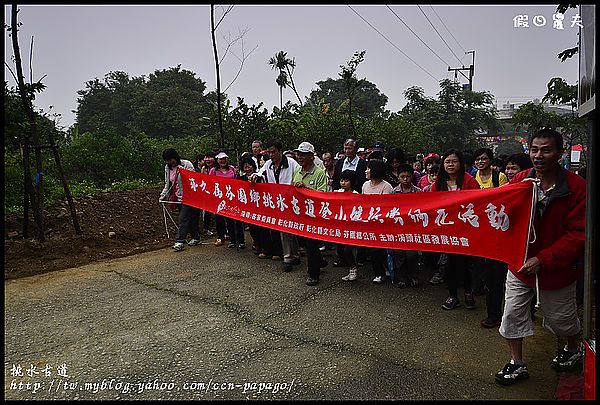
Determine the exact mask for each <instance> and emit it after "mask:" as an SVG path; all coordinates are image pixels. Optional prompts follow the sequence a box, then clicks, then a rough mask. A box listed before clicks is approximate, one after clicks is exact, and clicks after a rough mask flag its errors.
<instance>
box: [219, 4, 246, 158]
mask: <svg viewBox="0 0 600 405" xmlns="http://www.w3.org/2000/svg"><path fill="white" fill-rule="evenodd" d="M231 10H233V5H231V6H228V7H227V9H226V10H225V11H224V12H223V15H222V16H221V18H220V19H219V21H218V22H217V23H216V24H215V5H214V4H211V5H210V33H211V39H212V44H213V53H214V57H215V71H216V76H217V102H216V103H217V117H218V118H217V120H218V124H219V147H220V148H221V149H223V148H225V134H224V133H223V115H222V110H223V106H222V105H221V97H222V95H224V94H223V93H224V92H223V93H222V92H221V71H220V65H221V63H222V62H223V60H224V59H225V57H226V56H227V55H228V53H230V51H231V47H232V45H233V44H235V43H236V42H240V47H241V51H242V55H241V57H238V56H237V55H234V56H235V57H236V58H237V59H238V61H239V62H240V68H239V69H238V72H237V74H236V75H235V77H234V78H233V79H232V80H231V82H230V83H229V85H228V86H227V88H226V89H225V91H227V89H228V88H229V87H231V85H232V84H233V83H234V82H235V81H236V79H237V78H238V76H239V74H240V72H241V71H242V68H243V66H244V62H245V60H246V59H247V58H248V56H250V54H251V53H252V52H253V51H254V50H255V49H256V48H257V47H258V46H256V47H254V49H252V51H250V52H249V53H248V54H246V53H245V50H244V40H243V38H244V35H245V34H246V32H247V30H246V31H242V32H240V34H239V35H238V36H237V37H236V38H234V39H230V40H227V47H226V48H225V51H224V53H223V55H222V56H221V59H219V53H218V51H217V40H216V32H217V29H218V28H219V25H221V23H222V22H223V20H224V19H225V17H226V16H227V14H229V13H230V12H231ZM231 54H233V52H231Z"/></svg>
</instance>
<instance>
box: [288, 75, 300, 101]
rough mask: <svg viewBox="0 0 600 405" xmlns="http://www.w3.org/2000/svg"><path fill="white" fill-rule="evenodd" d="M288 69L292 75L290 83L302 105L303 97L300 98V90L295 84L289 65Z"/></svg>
mask: <svg viewBox="0 0 600 405" xmlns="http://www.w3.org/2000/svg"><path fill="white" fill-rule="evenodd" d="M286 70H287V72H288V76H289V77H290V84H291V86H292V90H294V93H295V94H296V97H298V102H300V105H302V99H301V98H300V95H299V94H298V91H297V90H296V85H295V84H294V78H293V77H292V73H291V72H290V68H289V66H286Z"/></svg>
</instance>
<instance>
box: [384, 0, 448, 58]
mask: <svg viewBox="0 0 600 405" xmlns="http://www.w3.org/2000/svg"><path fill="white" fill-rule="evenodd" d="M385 6H386V7H387V8H388V9H389V10H390V11H391V12H392V13H393V14H394V15H395V16H396V18H398V19H399V20H400V22H402V24H404V26H405V27H406V28H408V30H409V31H410V32H412V33H413V34H414V35H415V36H416V37H417V38H419V41H421V42H422V43H423V45H425V46H426V47H427V48H428V49H429V50H430V51H431V52H433V53H434V55H435V56H437V57H438V58H439V60H441V61H442V62H444V63H445V64H446V66H450V64H449V63H448V62H446V61H445V60H444V59H442V57H441V56H440V55H438V54H437V53H436V52H435V51H434V50H433V49H431V48H430V47H429V45H427V44H426V43H425V41H423V40H422V39H421V37H420V36H418V35H417V34H416V33H415V32H414V31H413V30H412V29H411V28H410V27H409V26H408V25H407V24H406V23H405V22H404V21H403V20H402V18H400V16H398V14H396V13H395V12H394V10H392V9H391V8H390V6H388V5H387V4H386V5H385Z"/></svg>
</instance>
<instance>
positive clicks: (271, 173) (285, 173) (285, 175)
mask: <svg viewBox="0 0 600 405" xmlns="http://www.w3.org/2000/svg"><path fill="white" fill-rule="evenodd" d="M284 159H287V162H288V167H282V168H281V171H280V172H279V184H288V185H291V184H292V178H293V177H294V171H295V170H296V169H297V168H298V167H300V164H299V163H298V162H296V161H295V160H294V159H292V158H288V157H287V156H283V157H282V158H281V163H280V164H283V160H284ZM272 166H273V161H272V160H271V159H269V160H267V161H266V162H265V164H264V165H263V167H261V168H260V170H259V171H258V174H259V175H260V176H262V175H263V174H265V173H266V174H267V183H277V181H276V179H275V168H274V167H272Z"/></svg>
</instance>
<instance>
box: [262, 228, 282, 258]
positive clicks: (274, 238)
mask: <svg viewBox="0 0 600 405" xmlns="http://www.w3.org/2000/svg"><path fill="white" fill-rule="evenodd" d="M265 236H266V237H267V238H268V239H269V244H268V246H267V251H266V253H267V254H268V255H270V256H279V257H281V258H282V259H283V244H282V243H281V232H279V231H276V230H274V229H267V232H266V234H265Z"/></svg>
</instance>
